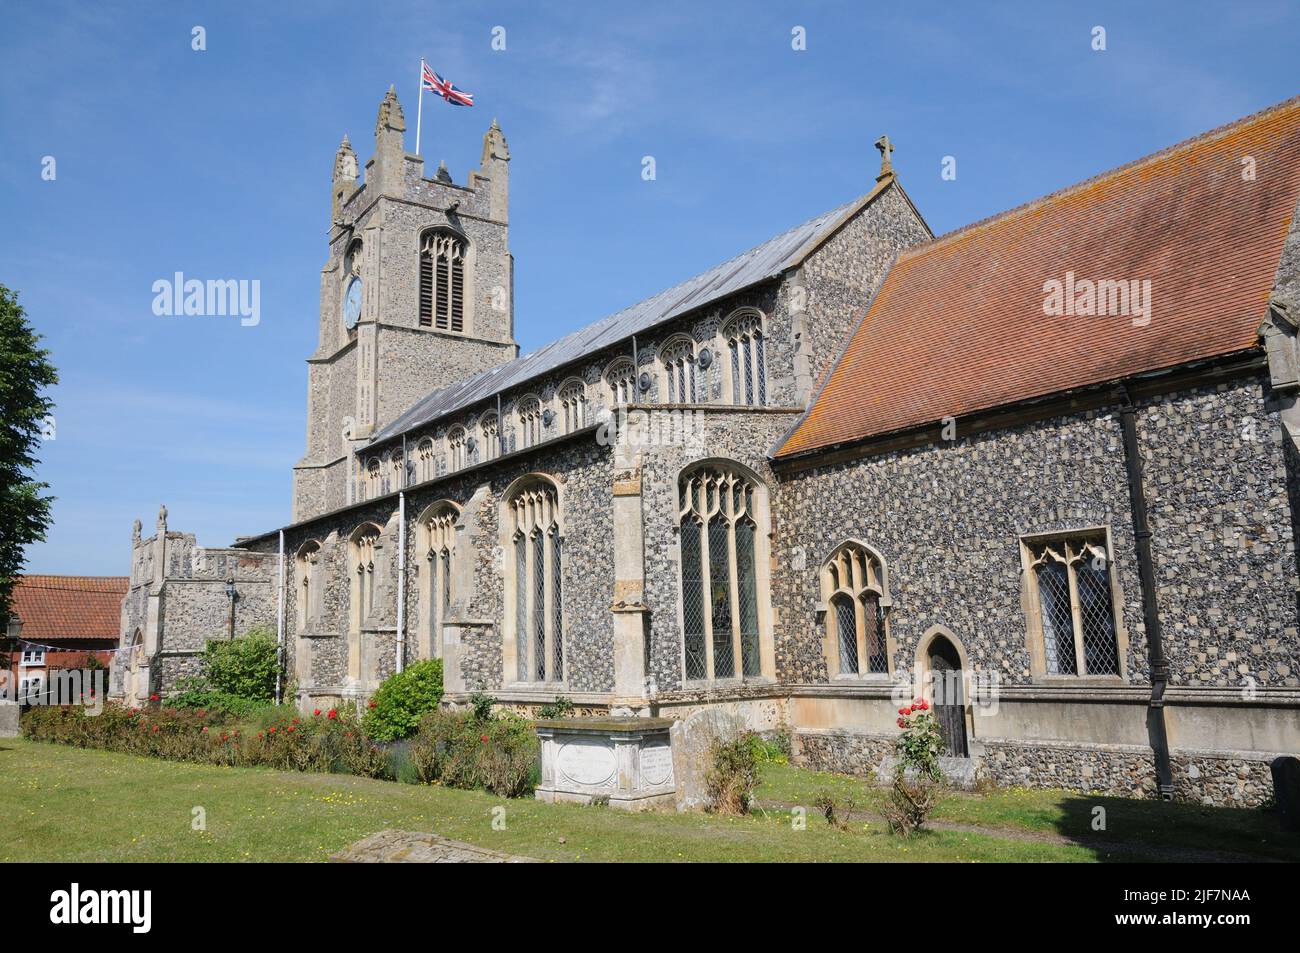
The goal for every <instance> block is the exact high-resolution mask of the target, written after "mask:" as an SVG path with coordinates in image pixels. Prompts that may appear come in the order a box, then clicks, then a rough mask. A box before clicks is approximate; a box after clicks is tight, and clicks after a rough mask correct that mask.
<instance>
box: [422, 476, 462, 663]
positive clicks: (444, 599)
mask: <svg viewBox="0 0 1300 953" xmlns="http://www.w3.org/2000/svg"><path fill="white" fill-rule="evenodd" d="M459 518H460V511H459V510H458V509H457V508H456V505H455V504H454V503H451V502H446V501H444V502H442V503H435V504H433V505H432V506H430V507H429V508H428V509H427V510H425V511H424V513H423V514H421V516H420V522H419V532H420V543H419V546H420V547H421V549H422V550H423V555H424V559H423V566H424V568H423V569H422V576H423V578H422V580H421V583H420V602H421V609H422V613H421V614H422V619H423V622H424V626H423V632H422V634H421V641H422V644H421V646H420V654H421V657H422V658H435V657H440V656H441V655H442V623H443V622H444V621H446V619H447V613H448V612H450V610H451V603H452V598H453V595H454V591H455V584H454V571H453V569H454V565H455V558H456V522H457V520H459Z"/></svg>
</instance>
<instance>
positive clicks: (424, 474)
mask: <svg viewBox="0 0 1300 953" xmlns="http://www.w3.org/2000/svg"><path fill="white" fill-rule="evenodd" d="M434 459H435V458H434V450H433V438H432V437H425V438H424V439H423V440H421V441H420V442H419V444H417V445H416V447H415V461H416V471H415V474H416V475H415V479H416V481H417V482H419V483H423V482H425V481H426V480H432V479H433V478H434V477H435V476H437V473H436V468H435V466H434Z"/></svg>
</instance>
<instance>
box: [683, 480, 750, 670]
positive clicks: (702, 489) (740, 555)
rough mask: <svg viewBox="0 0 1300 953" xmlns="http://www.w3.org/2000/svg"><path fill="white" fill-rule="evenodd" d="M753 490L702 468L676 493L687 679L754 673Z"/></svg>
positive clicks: (743, 482)
mask: <svg viewBox="0 0 1300 953" xmlns="http://www.w3.org/2000/svg"><path fill="white" fill-rule="evenodd" d="M754 492H755V491H754V486H753V484H752V483H750V482H749V480H748V479H746V478H745V477H744V476H742V475H740V474H739V473H737V472H734V471H732V470H729V469H726V468H724V467H718V466H708V467H702V468H700V469H697V470H693V471H691V472H690V473H689V474H687V475H686V476H683V477H682V481H681V486H680V494H679V520H680V525H681V558H682V628H683V633H682V635H683V639H684V641H685V664H686V678H687V679H692V680H695V679H719V678H736V677H738V676H742V675H743V676H746V677H748V676H754V675H758V674H759V673H760V669H761V662H760V658H759V632H758V584H757V579H756V577H755V569H756V550H755V542H756V536H757V533H758V523H757V520H756V518H755V501H754Z"/></svg>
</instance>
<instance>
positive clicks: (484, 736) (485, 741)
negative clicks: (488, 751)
mask: <svg viewBox="0 0 1300 953" xmlns="http://www.w3.org/2000/svg"><path fill="white" fill-rule="evenodd" d="M487 740H488V739H487V735H483V736H482V737H481V738H479V741H481V742H483V743H484V744H487Z"/></svg>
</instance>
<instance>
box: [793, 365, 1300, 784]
mask: <svg viewBox="0 0 1300 953" xmlns="http://www.w3.org/2000/svg"><path fill="white" fill-rule="evenodd" d="M1266 398H1267V394H1266V385H1265V381H1264V379H1263V377H1262V376H1260V375H1257V374H1251V375H1248V376H1245V377H1241V378H1238V379H1236V380H1233V381H1231V382H1226V383H1219V384H1214V385H1207V386H1203V387H1198V388H1195V389H1190V390H1187V391H1184V392H1181V393H1176V394H1172V395H1168V396H1165V397H1161V398H1156V399H1151V400H1148V401H1145V402H1143V403H1141V404H1140V405H1139V406H1138V413H1137V429H1138V436H1139V443H1140V448H1141V453H1142V462H1143V467H1144V471H1145V472H1144V479H1145V491H1146V496H1147V501H1148V507H1149V511H1150V512H1149V521H1150V525H1151V530H1152V532H1153V534H1154V535H1153V553H1154V561H1155V568H1156V578H1157V587H1158V596H1157V599H1158V605H1159V611H1160V614H1161V624H1162V627H1163V633H1164V643H1165V650H1166V653H1167V655H1168V656H1169V659H1170V667H1171V685H1172V686H1178V687H1183V686H1186V687H1188V688H1193V687H1196V686H1203V687H1205V688H1206V689H1207V690H1209V688H1210V687H1219V688H1239V689H1242V690H1243V691H1249V690H1252V686H1254V689H1258V690H1264V691H1267V690H1274V691H1282V692H1284V693H1287V694H1290V692H1288V690H1293V689H1294V688H1296V686H1297V685H1300V682H1298V681H1297V670H1296V669H1297V663H1298V662H1300V640H1298V639H1297V619H1296V602H1295V590H1296V582H1297V575H1296V553H1295V548H1294V543H1293V540H1292V537H1291V534H1290V532H1289V531H1288V530H1287V527H1288V526H1289V525H1290V514H1289V509H1288V502H1287V483H1288V477H1287V472H1286V468H1285V464H1284V459H1283V452H1282V431H1281V424H1280V421H1279V420H1278V418H1277V414H1276V412H1275V410H1274V409H1272V405H1271V403H1269V402H1268V400H1267V399H1266ZM777 500H778V504H777V526H778V529H777V536H778V544H777V553H776V561H777V563H778V564H783V565H787V566H788V565H793V564H795V563H796V562H797V561H799V559H801V558H803V559H806V562H807V566H808V570H807V571H806V572H787V573H778V574H777V576H776V579H777V582H776V592H775V596H774V598H775V602H776V609H777V615H778V618H779V619H780V620H781V623H780V626H779V628H778V635H777V658H778V666H779V672H780V675H781V678H782V679H783V680H785V681H788V682H793V683H815V684H825V683H827V682H828V681H829V674H828V667H827V666H828V663H827V659H826V658H825V654H826V653H825V650H824V647H823V642H822V637H823V636H824V634H825V629H824V620H822V619H819V618H817V615H816V613H815V612H814V606H815V604H816V602H817V599H818V589H817V569H818V567H819V566H820V565H821V563H822V561H823V560H824V558H825V557H826V555H827V554H828V553H829V552H830V551H831V550H832V549H833V548H834V547H835V546H836V545H838V544H839V543H840V542H842V541H844V540H845V539H850V538H853V539H860V540H863V541H865V542H867V543H869V544H871V545H872V546H874V547H875V548H876V549H878V550H879V551H880V552H881V553H882V554H883V555H884V557H885V559H886V561H887V563H888V568H889V578H890V589H891V594H892V596H893V600H894V605H893V609H892V612H891V616H890V633H891V636H892V637H893V639H894V640H895V642H896V645H897V649H896V654H895V666H896V670H910V669H911V668H912V667H913V664H914V659H915V653H916V649H917V644H918V641H919V640H920V638H921V637H922V635H923V634H924V633H925V632H926V631H927V630H929V629H930V627H931V626H934V625H943V626H946V627H947V628H948V629H950V630H951V631H952V632H953V634H954V635H955V636H956V638H957V639H958V640H959V641H960V643H961V647H962V648H963V649H964V650H965V653H966V655H967V657H968V659H969V664H970V666H971V668H972V669H976V670H984V671H990V670H991V671H995V672H997V673H998V674H999V675H1000V677H1001V680H1002V683H1003V684H1004V685H1007V686H1012V687H1019V688H1023V689H1025V690H1026V691H1027V692H1028V693H1029V697H1030V698H1032V694H1033V692H1034V691H1035V690H1041V691H1043V692H1044V693H1050V690H1051V686H1052V681H1051V680H1049V679H1044V678H1043V677H1041V676H1034V675H1033V674H1032V673H1031V670H1030V649H1029V644H1028V640H1029V627H1028V623H1027V620H1026V617H1025V612H1024V611H1023V609H1022V595H1021V593H1022V579H1021V576H1022V569H1021V559H1020V551H1019V539H1020V537H1021V536H1022V535H1025V534H1033V533H1044V532H1054V531H1062V530H1071V529H1085V528H1090V527H1097V526H1103V527H1106V528H1107V529H1108V530H1109V532H1110V536H1111V540H1112V558H1113V560H1114V562H1115V565H1114V569H1115V579H1116V581H1117V591H1116V592H1115V603H1116V605H1117V606H1118V607H1119V610H1120V616H1121V619H1122V624H1123V628H1124V629H1125V630H1126V631H1127V636H1128V652H1127V653H1126V656H1125V660H1124V670H1125V672H1126V681H1127V683H1129V684H1132V685H1139V686H1144V685H1147V684H1148V683H1149V668H1148V661H1147V660H1148V655H1147V651H1148V648H1147V645H1146V640H1145V633H1144V630H1143V622H1142V601H1141V592H1142V590H1141V586H1140V583H1139V579H1138V570H1137V562H1136V556H1135V548H1134V541H1133V533H1132V515H1131V511H1130V507H1129V495H1128V488H1127V482H1126V474H1125V467H1124V452H1123V443H1122V436H1121V432H1120V420H1119V414H1118V409H1117V408H1116V409H1114V410H1109V409H1102V410H1096V411H1089V412H1086V413H1081V414H1075V415H1070V416H1060V417H1055V418H1052V419H1048V420H1042V421H1036V422H1032V423H1025V424H1022V425H1019V426H1015V427H1010V428H1007V429H1003V430H997V431H992V432H987V433H977V434H973V435H971V436H969V437H966V436H963V435H961V434H960V432H959V433H958V439H957V440H956V441H954V442H952V443H951V444H942V443H941V444H933V445H926V446H922V447H919V448H915V449H909V450H901V451H894V452H888V453H882V454H880V455H877V456H868V457H863V458H860V459H856V460H853V461H851V462H846V463H840V464H836V465H833V466H826V467H822V468H818V469H813V470H807V471H804V472H799V473H791V474H789V475H788V477H787V478H784V479H783V483H782V487H781V491H780V492H779V493H778V494H777ZM1085 684H1086V683H1085ZM1244 697H1245V696H1243V699H1244ZM877 704H890V703H888V702H884V701H881V702H878V703H877ZM1042 704H1043V705H1045V706H1046V705H1049V704H1056V702H1053V701H1049V699H1048V697H1047V694H1044V696H1043V702H1042ZM1044 714H1045V715H1046V711H1045V712H1044ZM1144 716H1145V706H1142V705H1140V704H1139V705H1135V706H1134V708H1133V714H1132V718H1133V719H1135V720H1137V722H1138V723H1141V720H1142V719H1143V718H1144ZM1217 717H1218V718H1219V719H1221V720H1222V721H1223V722H1224V723H1227V724H1230V725H1234V726H1235V729H1236V730H1235V735H1236V737H1239V738H1243V739H1244V738H1247V737H1249V736H1250V735H1251V734H1252V731H1253V728H1254V727H1255V719H1257V718H1261V717H1263V716H1262V715H1261V713H1260V712H1259V710H1257V709H1255V708H1253V707H1252V706H1250V705H1248V704H1244V703H1242V701H1241V700H1234V702H1229V701H1224V702H1222V703H1221V709H1220V711H1219V713H1218V716H1217ZM1283 717H1284V718H1285V719H1286V723H1287V724H1289V725H1290V727H1289V729H1286V730H1287V731H1289V733H1290V737H1292V738H1294V739H1297V740H1300V712H1297V711H1296V709H1295V708H1294V707H1292V708H1291V709H1290V710H1289V713H1288V714H1286V715H1284V716H1283ZM978 723H979V719H976V720H975V724H976V725H977V726H978ZM1053 723H1056V720H1055V719H1053ZM840 727H842V728H845V729H849V733H848V734H847V735H845V734H842V733H838V732H835V731H826V732H823V733H820V734H819V736H818V737H810V736H807V735H804V736H802V751H803V752H804V758H805V760H806V762H807V763H810V764H814V765H818V766H825V767H834V768H835V769H836V770H842V769H843V768H844V766H845V765H846V764H847V763H849V762H851V761H852V760H853V759H854V758H855V757H858V755H859V753H865V754H867V755H868V756H870V757H873V758H874V757H875V751H876V748H877V744H876V739H873V738H871V737H870V736H869V735H868V736H866V737H861V736H854V734H853V731H852V729H853V726H849V725H846V726H840ZM1091 727H1092V726H1091V725H1090V723H1089V720H1088V719H1087V718H1081V719H1079V720H1078V723H1077V731H1078V737H1079V739H1080V741H1081V742H1086V743H1079V744H1073V743H1070V742H1068V741H1066V742H1061V741H1059V739H1058V741H1057V742H1054V743H1048V742H1047V741H1046V740H1043V742H1042V743H1036V742H1035V739H1034V738H1033V737H1032V732H1031V736H1030V737H1025V738H1014V739H989V740H987V741H984V740H983V739H979V738H975V739H973V740H975V741H979V742H981V743H983V744H985V745H986V751H985V755H984V759H983V760H984V764H985V766H986V768H987V769H988V771H989V772H990V774H991V776H992V777H994V779H995V780H998V781H1000V782H1003V783H1034V784H1040V785H1049V786H1068V787H1077V788H1080V789H1084V790H1102V791H1106V792H1108V793H1116V794H1127V795H1131V794H1132V793H1133V792H1134V791H1138V792H1143V791H1148V790H1151V789H1153V786H1154V783H1155V782H1154V762H1153V757H1152V754H1151V750H1150V748H1147V747H1144V746H1140V745H1139V746H1126V745H1120V746H1114V745H1106V744H1104V743H1100V742H1101V739H1097V738H1092V737H1089V736H1090V735H1091V734H1094V733H1095V732H1093V731H1091V730H1090V728H1091ZM860 730H861V729H859V731H860ZM1231 733H1232V732H1231V731H1229V734H1231ZM1184 734H1185V736H1184V737H1182V738H1181V739H1179V741H1178V742H1176V744H1178V743H1181V744H1182V745H1184V746H1187V748H1186V751H1183V750H1180V749H1178V748H1177V747H1176V748H1175V750H1174V761H1175V782H1176V785H1178V787H1179V790H1180V791H1183V792H1185V793H1190V792H1192V791H1207V792H1211V794H1210V796H1213V797H1214V798H1215V799H1216V803H1228V802H1231V803H1241V804H1251V803H1256V802H1257V801H1258V799H1259V797H1261V796H1262V794H1261V792H1262V791H1263V786H1262V785H1263V782H1262V781H1261V780H1260V779H1262V778H1264V777H1265V776H1266V775H1267V763H1266V761H1267V758H1268V757H1270V756H1271V754H1270V753H1269V752H1252V751H1235V752H1234V751H1222V750H1215V751H1210V752H1205V751H1199V750H1198V747H1197V738H1196V737H1195V733H1194V732H1191V731H1188V732H1185V733H1184ZM1129 747H1132V748H1133V750H1131V751H1130V750H1128V748H1129ZM1204 747H1211V746H1209V745H1205V746H1204ZM1241 747H1243V748H1245V747H1248V745H1246V744H1242V746H1241ZM1243 761H1247V762H1250V766H1249V767H1248V768H1242V767H1241V762H1243ZM1192 766H1195V767H1196V771H1197V772H1198V777H1197V778H1191V777H1190V776H1189V772H1190V771H1191V768H1192ZM1239 771H1244V772H1245V775H1244V776H1242V777H1238V773H1239ZM1179 772H1182V773H1181V774H1180V773H1179ZM1027 779H1028V780H1027ZM1193 781H1195V782H1196V783H1193ZM1238 781H1240V784H1239V783H1238ZM1067 782H1068V783H1067Z"/></svg>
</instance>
